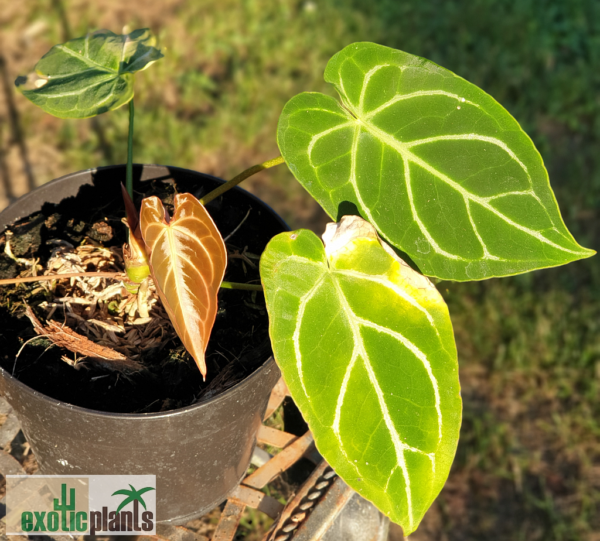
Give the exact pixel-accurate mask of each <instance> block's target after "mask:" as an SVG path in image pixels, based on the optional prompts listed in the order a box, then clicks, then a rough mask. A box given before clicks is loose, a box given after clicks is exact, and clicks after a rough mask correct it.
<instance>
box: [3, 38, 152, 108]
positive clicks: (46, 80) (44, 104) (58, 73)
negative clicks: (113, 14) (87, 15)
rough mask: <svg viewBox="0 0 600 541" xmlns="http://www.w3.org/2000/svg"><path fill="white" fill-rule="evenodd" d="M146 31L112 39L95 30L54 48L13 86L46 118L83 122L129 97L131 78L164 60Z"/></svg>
mask: <svg viewBox="0 0 600 541" xmlns="http://www.w3.org/2000/svg"><path fill="white" fill-rule="evenodd" d="M155 41H156V40H155V38H154V36H153V35H152V33H151V32H150V30H148V29H147V28H142V29H139V30H135V31H133V32H131V33H130V34H124V35H117V34H114V33H112V32H110V31H109V30H98V31H97V32H92V33H89V34H87V35H85V36H84V37H82V38H76V39H72V40H70V41H67V42H66V43H62V44H60V45H55V46H54V47H52V49H50V50H49V51H48V52H47V53H46V54H45V55H44V56H43V57H42V58H41V59H40V61H39V62H38V63H37V64H36V66H35V69H34V71H33V73H30V74H29V75H27V76H21V77H18V78H17V80H16V81H15V85H16V87H17V88H18V89H19V90H20V91H21V92H22V93H23V95H24V96H25V97H26V98H28V99H29V100H31V101H32V102H33V103H35V104H36V105H37V106H39V107H41V108H42V109H43V110H44V111H46V112H47V113H50V114H52V115H54V116H57V117H59V118H88V117H91V116H95V115H99V114H101V113H104V112H106V111H112V110H113V109H117V108H118V107H121V105H123V104H125V103H127V102H128V101H129V100H130V99H131V98H133V74H134V73H135V72H137V71H140V70H142V69H145V68H147V67H148V66H149V65H150V64H151V63H152V62H155V61H156V60H158V59H160V58H162V57H163V54H162V53H161V52H160V50H159V49H157V48H156V47H154V45H155Z"/></svg>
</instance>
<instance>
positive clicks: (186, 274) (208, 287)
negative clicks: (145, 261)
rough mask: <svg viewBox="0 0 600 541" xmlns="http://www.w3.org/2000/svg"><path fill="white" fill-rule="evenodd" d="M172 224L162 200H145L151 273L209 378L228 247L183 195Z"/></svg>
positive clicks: (143, 227) (190, 197) (143, 217)
mask: <svg viewBox="0 0 600 541" xmlns="http://www.w3.org/2000/svg"><path fill="white" fill-rule="evenodd" d="M174 206H175V213H174V214H173V218H172V219H170V220H169V217H168V214H167V213H166V211H165V209H164V207H163V204H162V202H161V201H160V199H159V198H158V197H148V198H146V199H144V200H143V201H142V209H141V212H140V224H141V230H142V237H143V239H144V242H145V243H146V249H147V251H148V256H149V259H150V270H151V271H152V277H153V279H154V283H155V285H156V288H157V290H158V293H159V296H160V298H161V300H162V302H163V305H164V307H165V310H166V311H167V313H168V314H169V317H170V319H171V322H172V323H173V326H174V327H175V330H176V331H177V334H178V335H179V338H180V339H181V341H182V342H183V345H184V346H185V347H186V349H187V350H188V351H189V353H190V355H192V357H193V358H194V360H195V361H196V364H197V365H198V368H199V369H200V372H201V373H202V375H203V376H206V364H205V362H204V352H205V351H206V346H207V344H208V339H209V336H210V332H211V330H212V327H213V325H214V322H215V317H216V314H217V294H218V292H219V286H220V284H221V282H222V281H223V276H224V274H225V267H226V266H227V251H226V249H225V243H224V242H223V239H222V237H221V234H220V233H219V231H218V229H217V227H216V226H215V224H214V222H213V220H212V218H211V217H210V215H209V214H208V212H207V211H206V209H205V208H204V206H203V205H202V204H201V203H200V202H199V201H198V200H197V199H196V198H195V197H194V196H193V195H191V194H188V193H184V194H178V195H176V196H175V199H174Z"/></svg>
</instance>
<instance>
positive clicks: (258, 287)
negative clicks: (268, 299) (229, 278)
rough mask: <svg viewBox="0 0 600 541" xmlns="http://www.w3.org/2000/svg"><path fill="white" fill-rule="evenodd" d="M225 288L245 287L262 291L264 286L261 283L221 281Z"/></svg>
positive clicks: (249, 289)
mask: <svg viewBox="0 0 600 541" xmlns="http://www.w3.org/2000/svg"><path fill="white" fill-rule="evenodd" d="M221 287H222V288H223V289H245V290H247V291H262V290H263V287H262V286H261V285H259V284H239V283H237V282H221Z"/></svg>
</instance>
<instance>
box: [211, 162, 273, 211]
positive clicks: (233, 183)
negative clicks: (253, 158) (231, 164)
mask: <svg viewBox="0 0 600 541" xmlns="http://www.w3.org/2000/svg"><path fill="white" fill-rule="evenodd" d="M284 161H285V160H284V159H283V156H278V157H277V158H273V159H272V160H268V161H266V162H263V163H259V164H257V165H253V166H252V167H250V168H249V169H246V170H245V171H242V172H241V173H240V174H239V175H237V176H235V177H233V178H232V179H231V180H229V181H227V182H226V183H225V184H221V186H219V187H218V188H216V189H215V190H213V191H212V192H209V193H208V194H206V195H205V196H204V197H203V198H202V199H200V203H202V204H203V205H207V204H208V203H210V202H211V201H212V200H213V199H216V198H217V197H219V196H220V195H222V194H224V193H225V192H227V191H229V190H231V188H233V187H235V186H237V185H238V184H239V183H240V182H242V181H244V180H246V179H247V178H248V177H251V176H252V175H255V174H256V173H259V172H260V171H264V170H265V169H270V168H271V167H275V166H276V165H280V164H282V163H284Z"/></svg>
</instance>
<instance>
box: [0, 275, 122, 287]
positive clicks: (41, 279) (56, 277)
mask: <svg viewBox="0 0 600 541" xmlns="http://www.w3.org/2000/svg"><path fill="white" fill-rule="evenodd" d="M80 276H90V277H93V276H98V277H100V278H119V279H122V278H126V276H127V275H126V274H125V273H124V272H67V273H65V274H50V275H43V276H24V277H21V278H8V279H5V280H0V286H6V285H10V284H24V283H26V282H47V281H49V280H62V279H63V278H79V277H80Z"/></svg>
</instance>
